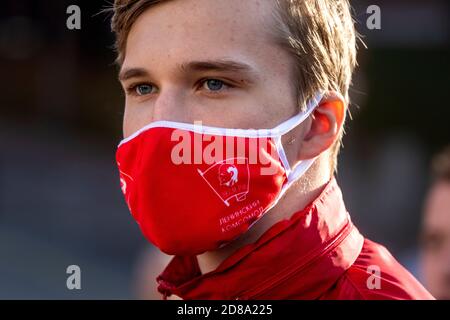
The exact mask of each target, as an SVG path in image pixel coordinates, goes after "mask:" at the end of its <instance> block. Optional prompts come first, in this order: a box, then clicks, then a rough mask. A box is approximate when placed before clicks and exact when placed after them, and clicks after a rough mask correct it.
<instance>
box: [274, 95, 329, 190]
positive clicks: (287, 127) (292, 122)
mask: <svg viewBox="0 0 450 320" xmlns="http://www.w3.org/2000/svg"><path fill="white" fill-rule="evenodd" d="M322 97H323V93H318V94H316V96H315V97H314V98H313V99H311V100H310V101H308V104H307V106H306V111H305V112H302V113H299V114H297V115H296V116H294V117H292V118H290V119H288V120H286V121H285V122H283V123H281V124H280V125H278V126H276V127H275V128H274V129H272V130H273V131H274V132H277V134H276V137H275V138H274V140H275V145H276V147H277V151H278V155H279V156H280V160H281V162H282V163H283V166H284V169H285V170H286V176H287V179H288V183H287V184H286V185H285V186H284V188H283V189H285V190H287V188H289V186H290V185H291V184H292V183H293V182H294V181H295V180H297V179H298V178H299V177H301V176H302V175H303V174H304V173H305V172H306V171H307V170H308V169H309V167H311V165H312V164H313V163H314V161H315V160H316V157H315V158H313V159H307V160H303V161H300V162H299V163H298V164H297V166H296V167H295V168H294V170H292V169H291V166H290V164H289V161H288V159H287V156H286V153H285V151H284V147H283V144H282V142H281V137H282V136H283V135H285V134H286V133H288V132H289V131H291V130H293V129H294V128H295V127H297V126H298V125H300V124H301V123H302V122H303V121H305V120H306V119H307V118H308V117H309V116H310V115H311V114H312V113H313V111H314V110H315V109H316V107H317V106H318V105H319V103H320V101H321V100H322Z"/></svg>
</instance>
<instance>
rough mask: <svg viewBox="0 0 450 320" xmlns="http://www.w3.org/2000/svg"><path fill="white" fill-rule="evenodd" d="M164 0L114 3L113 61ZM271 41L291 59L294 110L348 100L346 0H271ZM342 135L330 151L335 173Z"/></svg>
mask: <svg viewBox="0 0 450 320" xmlns="http://www.w3.org/2000/svg"><path fill="white" fill-rule="evenodd" d="M165 1H170V0H115V2H114V6H113V8H112V11H113V17H112V20H111V28H112V31H113V32H114V33H115V35H116V43H115V48H116V51H117V63H118V64H119V65H121V64H122V63H123V61H124V57H125V48H126V41H127V37H128V33H129V31H130V29H131V27H132V25H133V23H134V22H135V21H136V20H137V18H138V17H139V16H140V15H141V14H142V13H143V12H144V11H145V10H147V9H148V8H149V7H151V6H153V5H155V4H158V3H161V2H165ZM273 1H275V2H276V8H277V9H276V10H275V11H274V20H275V28H274V29H273V30H271V31H272V33H273V39H274V41H275V42H276V43H277V44H278V45H280V46H282V47H283V48H285V49H286V50H288V51H289V52H290V53H291V54H292V55H293V57H294V61H295V70H294V71H295V72H294V85H295V88H297V101H298V105H299V106H300V108H304V106H305V104H306V102H307V101H308V100H309V99H311V98H312V97H314V95H315V93H316V92H317V91H321V90H333V91H337V92H339V93H341V94H342V95H343V96H344V98H345V99H346V102H348V101H349V96H348V90H349V87H350V85H351V79H352V73H353V70H354V69H355V66H356V39H357V33H356V31H355V28H354V21H353V19H352V16H351V7H350V4H349V2H348V0H273ZM342 135H343V132H340V133H339V137H338V139H337V141H336V143H335V145H334V146H333V147H332V150H331V157H332V159H331V167H332V169H333V170H335V169H336V164H337V155H338V152H339V149H340V144H341V140H342Z"/></svg>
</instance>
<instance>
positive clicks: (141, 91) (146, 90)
mask: <svg viewBox="0 0 450 320" xmlns="http://www.w3.org/2000/svg"><path fill="white" fill-rule="evenodd" d="M152 89H153V86H152V85H149V84H139V85H137V86H136V88H135V90H136V94H137V95H139V96H145V95H147V94H150V93H152Z"/></svg>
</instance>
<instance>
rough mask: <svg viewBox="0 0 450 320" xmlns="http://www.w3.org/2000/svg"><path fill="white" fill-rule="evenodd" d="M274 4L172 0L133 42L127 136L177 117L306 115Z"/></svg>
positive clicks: (133, 34)
mask: <svg viewBox="0 0 450 320" xmlns="http://www.w3.org/2000/svg"><path fill="white" fill-rule="evenodd" d="M273 11H274V2H273V1H266V0H246V1H242V0H227V1H210V0H183V1H180V0H172V1H167V2H163V3H160V4H157V5H155V6H152V7H150V8H149V9H148V10H146V11H145V12H144V13H143V14H141V16H140V17H139V18H138V19H137V20H136V22H135V23H134V24H133V26H132V28H131V30H130V33H129V35H128V39H127V45H126V53H125V59H124V62H123V64H122V68H121V71H120V75H119V78H120V81H121V83H122V86H123V88H124V90H125V92H126V103H125V114H124V125H123V128H124V136H125V137H128V136H130V135H131V134H133V133H134V132H136V131H137V130H139V129H140V128H142V127H144V126H145V125H146V124H148V123H150V122H153V121H158V120H169V121H177V122H186V123H194V122H196V121H202V124H203V125H207V126H216V127H226V128H242V129H250V128H253V129H260V128H271V127H274V126H276V125H277V124H279V123H281V122H282V121H284V120H286V119H288V118H289V117H291V116H293V115H294V114H295V113H297V112H298V108H297V105H296V88H294V86H293V85H292V84H293V81H292V79H293V74H292V72H293V71H292V70H293V63H292V57H291V56H290V54H289V53H288V52H286V50H284V49H282V48H281V47H279V46H277V45H276V44H275V43H274V41H272V35H271V32H270V31H271V30H272V28H273V18H272V14H273Z"/></svg>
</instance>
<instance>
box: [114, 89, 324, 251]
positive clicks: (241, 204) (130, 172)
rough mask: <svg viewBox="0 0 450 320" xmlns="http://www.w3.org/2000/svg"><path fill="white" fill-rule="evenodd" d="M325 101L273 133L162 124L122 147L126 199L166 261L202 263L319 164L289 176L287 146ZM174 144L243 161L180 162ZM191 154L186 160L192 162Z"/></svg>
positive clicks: (308, 162)
mask: <svg viewBox="0 0 450 320" xmlns="http://www.w3.org/2000/svg"><path fill="white" fill-rule="evenodd" d="M321 97H322V95H321V94H319V95H317V96H316V97H315V98H314V99H312V100H311V101H310V102H309V103H308V105H307V109H306V111H305V112H302V113H299V114H297V115H296V116H294V117H292V118H291V119H288V120H287V121H285V122H283V123H281V124H280V125H279V126H277V127H275V128H273V129H258V130H243V129H227V128H217V127H207V126H202V127H198V126H196V125H192V124H188V123H179V122H172V121H157V122H152V123H150V124H148V125H147V126H145V127H143V128H142V129H140V130H139V131H138V132H136V133H134V134H133V135H132V136H130V137H128V138H126V139H124V140H123V141H122V142H121V143H120V144H119V147H118V149H117V153H116V159H117V164H118V166H119V174H120V179H121V185H122V192H123V194H124V196H125V200H126V202H127V204H128V207H129V209H130V211H131V213H132V215H133V217H134V218H135V219H136V221H137V223H138V224H139V226H140V228H141V230H142V232H143V234H144V235H145V237H146V238H147V239H148V240H149V241H150V242H152V243H153V244H154V245H156V246H157V247H159V248H160V249H161V250H162V251H163V252H165V253H167V254H170V255H197V254H201V253H203V252H205V251H210V250H216V249H217V248H220V247H222V246H224V245H226V244H227V243H229V242H230V241H232V240H234V239H236V238H237V237H239V236H240V235H242V234H243V233H245V232H246V231H248V229H249V228H251V226H252V225H253V224H254V223H255V222H256V221H258V220H259V219H260V218H261V217H262V216H263V215H264V214H265V213H266V212H267V211H269V210H270V209H271V208H272V207H273V206H274V205H276V203H277V202H278V201H279V199H280V198H281V197H282V195H283V194H284V192H285V191H286V190H287V189H288V188H289V187H290V186H291V185H292V183H293V182H294V181H296V180H297V179H298V178H299V177H300V176H302V175H303V174H304V173H305V172H306V170H308V168H309V167H310V166H311V164H312V163H313V162H314V160H315V159H309V160H304V161H300V162H298V163H297V164H296V166H295V167H293V168H291V166H290V165H289V162H288V160H287V157H286V153H285V151H284V147H283V144H282V142H281V138H282V136H283V135H285V134H286V133H288V132H289V131H291V130H292V129H293V128H295V127H297V126H298V125H299V124H300V123H302V122H303V121H304V120H305V119H307V118H308V117H309V115H310V114H311V113H312V112H313V111H314V109H315V107H316V106H317V105H318V103H319V102H320V100H321ZM174 137H184V139H185V140H186V141H187V142H188V143H187V145H188V148H187V149H186V150H188V151H189V150H190V147H191V146H194V147H193V148H192V149H194V150H195V149H197V150H199V151H200V152H204V153H205V152H206V153H207V151H208V150H209V149H210V146H211V144H215V146H216V147H217V149H220V150H236V149H240V150H241V151H242V153H243V155H241V154H237V155H236V154H235V155H234V156H226V157H222V158H217V159H216V158H213V159H208V161H179V159H175V160H174V157H173V155H174V153H175V154H177V153H178V152H174V150H177V148H178V146H179V141H178V140H177V139H174ZM231 144H233V145H232V146H231V147H230V145H231ZM236 145H237V146H236ZM255 148H256V151H257V154H258V155H259V156H258V157H256V159H257V161H254V157H252V156H253V155H254V149H255ZM186 150H184V151H183V152H181V158H186V159H191V157H190V155H187V156H186V154H184V153H188V151H186ZM193 158H195V157H193ZM197 160H198V159H197ZM200 160H202V159H200ZM268 168H269V169H270V170H267V169H268Z"/></svg>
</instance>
